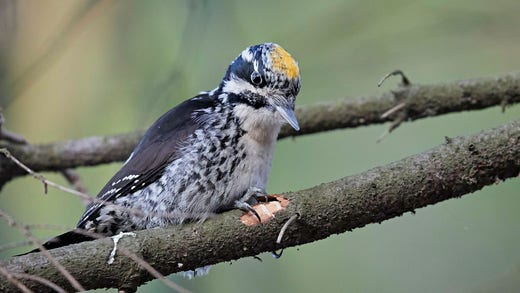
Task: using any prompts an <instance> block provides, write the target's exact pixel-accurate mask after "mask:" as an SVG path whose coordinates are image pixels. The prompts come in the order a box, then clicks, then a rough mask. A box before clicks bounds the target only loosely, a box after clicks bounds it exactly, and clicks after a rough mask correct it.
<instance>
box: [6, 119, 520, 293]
mask: <svg viewBox="0 0 520 293" xmlns="http://www.w3.org/2000/svg"><path fill="white" fill-rule="evenodd" d="M519 146H520V121H516V122H512V123H510V124H507V125H504V126H502V127H499V128H496V129H493V130H488V131H484V132H482V133H480V134H478V135H475V136H470V137H459V138H452V139H449V140H447V141H446V142H445V143H444V144H442V145H440V146H438V147H436V148H434V149H431V150H429V151H426V152H424V153H422V154H418V155H414V156H411V157H408V158H405V159H403V160H400V161H397V162H394V163H392V164H389V165H387V166H383V167H377V168H374V169H371V170H368V171H366V172H363V173H361V174H358V175H354V176H349V177H346V178H342V179H339V180H337V181H334V182H330V183H326V184H321V185H319V186H316V187H313V188H310V189H307V190H302V191H298V192H295V193H287V194H285V195H284V197H286V198H288V199H289V202H290V203H289V204H288V205H287V207H286V209H285V210H284V211H281V212H279V213H277V214H276V218H271V220H270V221H268V222H266V223H264V224H261V225H256V226H248V225H245V224H244V223H242V222H241V221H240V220H239V219H238V217H239V215H240V213H239V211H231V212H227V213H224V214H221V215H219V216H217V217H215V218H213V219H210V220H208V221H206V222H205V223H203V224H191V225H182V226H174V227H171V228H167V229H150V230H145V231H137V232H136V234H137V238H136V239H133V238H131V239H126V238H125V239H122V240H121V242H120V245H121V247H120V249H127V250H128V251H130V252H133V253H135V254H136V255H139V256H141V257H142V258H143V259H144V260H146V261H147V262H148V263H149V264H150V265H152V266H153V267H154V268H155V269H157V271H159V272H160V273H161V274H162V275H168V274H171V273H174V272H178V271H181V270H190V269H194V268H197V267H201V266H204V265H210V264H214V263H218V262H223V261H229V260H233V259H238V258H242V257H246V256H253V255H256V254H258V253H261V252H265V251H273V250H275V249H278V248H284V247H289V246H296V245H301V244H304V243H309V242H312V241H316V240H319V239H323V238H326V237H328V236H330V235H333V234H336V233H343V232H345V231H349V230H352V229H354V228H358V227H363V226H365V225H367V224H369V223H379V222H381V221H383V220H386V219H390V218H393V217H397V216H400V215H402V214H403V213H405V212H414V211H415V210H416V209H417V208H421V207H424V206H427V205H430V204H434V203H437V202H440V201H443V200H446V199H450V198H456V197H459V196H461V195H464V194H469V193H471V192H474V191H476V190H479V189H481V188H482V187H484V186H487V185H491V184H495V182H496V181H497V180H505V179H507V178H512V177H517V176H518V175H519V173H520V147H519ZM296 214H299V215H300V217H298V218H297V219H296V220H294V221H293V222H292V223H291V224H290V225H288V226H287V228H286V230H285V231H284V236H283V237H284V240H283V241H282V243H281V244H280V245H277V244H276V239H277V236H278V235H279V233H280V231H281V229H282V228H283V226H284V224H285V223H287V221H288V220H289V219H290V218H291V216H293V215H296ZM49 252H50V253H52V255H53V256H54V257H55V258H56V259H57V260H58V261H59V262H61V263H63V264H65V265H66V268H67V270H69V271H70V272H71V273H72V274H73V275H74V276H76V277H77V278H78V279H79V280H80V281H81V282H82V284H83V285H84V286H85V287H86V288H89V289H90V288H100V287H121V286H122V284H127V283H132V284H142V283H144V282H146V281H148V280H151V279H153V276H151V275H150V274H149V273H148V272H147V271H146V270H144V269H142V268H140V267H139V266H136V264H135V262H134V261H133V260H132V259H127V258H124V257H118V258H117V260H116V261H115V262H114V264H112V265H107V264H106V257H107V255H108V254H109V252H110V247H109V246H107V245H106V241H103V240H95V241H91V242H85V243H80V244H76V245H70V246H67V247H62V248H58V249H54V250H52V251H49ZM0 265H1V266H3V267H5V268H6V269H8V270H9V271H10V272H12V273H13V274H15V273H22V272H23V273H28V274H34V275H37V276H40V277H43V278H46V279H48V280H51V281H52V282H54V283H56V284H57V285H59V286H61V287H63V288H65V289H66V290H72V288H71V287H70V284H68V282H67V280H66V279H65V278H64V277H63V276H62V275H61V274H60V273H59V272H58V271H57V270H56V269H55V268H54V267H53V266H52V264H51V263H50V262H49V260H48V259H47V258H46V257H45V256H43V255H41V254H29V255H25V256H20V257H15V258H12V259H10V260H8V261H6V262H3V263H0ZM120 272H127V273H125V274H124V276H122V275H121V273H120ZM4 279H5V278H3V277H0V291H2V292H4V291H5V292H12V291H15V290H17V288H16V287H15V286H14V285H12V284H11V283H8V282H6V281H5V280H4ZM26 286H28V288H30V289H33V288H37V289H38V290H42V291H45V288H41V286H40V285H39V284H37V283H32V282H30V281H28V282H27V283H26Z"/></svg>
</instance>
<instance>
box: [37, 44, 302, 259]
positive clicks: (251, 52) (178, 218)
mask: <svg viewBox="0 0 520 293" xmlns="http://www.w3.org/2000/svg"><path fill="white" fill-rule="evenodd" d="M299 89H300V81H299V69H298V65H297V63H296V61H294V59H293V58H292V57H291V56H290V55H289V53H287V52H286V51H285V50H284V49H282V48H281V47H280V46H278V45H276V44H272V43H265V44H260V45H256V46H252V47H249V48H247V49H246V50H244V51H243V52H242V53H241V54H240V55H239V56H238V57H237V58H236V59H235V60H234V61H233V62H232V63H231V65H230V66H229V68H228V70H227V72H226V74H225V76H224V78H223V80H222V82H221V83H220V85H219V87H217V88H216V89H214V90H213V91H210V92H203V93H201V94H199V95H198V96H196V97H194V98H192V99H190V100H187V101H185V102H183V103H181V104H180V105H178V106H176V107H175V108H173V109H171V110H170V111H168V112H167V113H166V114H164V115H163V116H162V117H161V118H159V119H158V120H157V121H156V122H155V123H154V124H153V125H152V126H151V127H150V128H149V129H148V131H147V132H146V134H145V135H144V137H143V138H142V140H141V142H140V143H139V144H138V146H137V147H136V149H135V150H134V151H133V152H132V154H131V155H130V157H129V158H128V160H127V161H126V162H125V164H124V165H123V167H122V168H121V170H120V171H119V172H117V173H116V174H115V175H114V177H113V178H112V179H111V180H110V181H109V182H108V183H107V184H106V186H105V187H104V188H103V189H102V190H101V191H100V193H99V195H98V200H97V201H96V202H94V203H92V204H91V205H90V206H89V207H87V210H86V211H85V213H84V214H83V216H82V218H81V219H80V221H79V222H78V228H81V229H85V230H87V231H90V232H95V233H99V234H102V235H105V236H111V235H115V234H117V233H119V232H127V231H133V230H141V229H147V228H152V227H164V226H167V225H172V224H180V223H183V222H185V221H187V220H204V219H206V218H207V217H208V216H210V215H211V214H213V213H218V212H222V211H225V210H229V209H233V208H235V207H243V206H244V204H245V205H246V206H247V198H246V199H244V195H245V194H246V193H248V190H251V189H252V188H253V189H258V190H265V188H266V184H267V179H268V175H269V171H270V169H271V161H272V156H273V151H274V146H275V143H276V138H277V136H278V133H279V131H280V127H281V126H282V125H283V124H284V123H287V122H288V123H290V124H291V125H292V126H293V127H294V128H295V129H299V127H298V124H297V122H296V118H295V117H294V112H293V110H294V101H295V98H296V95H297V94H298V92H299ZM74 235H75V232H74V231H71V232H67V233H65V234H63V235H60V236H57V237H56V238H54V239H51V240H50V241H49V242H47V243H45V245H44V246H46V247H47V248H49V249H50V248H55V247H59V246H63V245H67V244H70V243H76V242H81V241H85V240H88V239H86V238H87V237H85V236H81V237H80V236H78V237H74Z"/></svg>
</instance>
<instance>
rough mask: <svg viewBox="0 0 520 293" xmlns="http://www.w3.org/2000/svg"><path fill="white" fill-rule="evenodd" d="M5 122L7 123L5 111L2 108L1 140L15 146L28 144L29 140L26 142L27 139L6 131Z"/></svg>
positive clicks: (0, 117) (0, 118) (0, 110)
mask: <svg viewBox="0 0 520 293" xmlns="http://www.w3.org/2000/svg"><path fill="white" fill-rule="evenodd" d="M4 122H5V118H4V113H3V109H2V108H0V140H5V141H8V142H10V143H14V144H26V143H27V140H25V138H23V136H21V135H19V134H16V133H14V132H11V131H9V130H7V129H5V127H4Z"/></svg>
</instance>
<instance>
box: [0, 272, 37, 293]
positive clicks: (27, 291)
mask: <svg viewBox="0 0 520 293" xmlns="http://www.w3.org/2000/svg"><path fill="white" fill-rule="evenodd" d="M0 275H4V276H5V278H6V279H7V281H8V282H11V283H12V284H14V285H15V286H16V287H17V288H18V289H20V291H22V292H24V293H32V292H33V291H32V290H31V289H29V288H27V286H25V285H24V284H23V283H22V282H21V281H20V280H19V279H18V278H17V277H16V276H15V275H13V274H12V273H11V272H9V271H8V270H7V269H6V268H5V267H3V266H0Z"/></svg>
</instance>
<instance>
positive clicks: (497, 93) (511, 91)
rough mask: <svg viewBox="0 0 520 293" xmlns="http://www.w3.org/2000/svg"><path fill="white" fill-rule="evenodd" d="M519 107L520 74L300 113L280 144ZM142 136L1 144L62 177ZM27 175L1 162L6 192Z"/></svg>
mask: <svg viewBox="0 0 520 293" xmlns="http://www.w3.org/2000/svg"><path fill="white" fill-rule="evenodd" d="M519 102H520V72H515V73H509V74H504V75H501V76H498V77H493V78H478V79H472V80H463V81H458V82H451V83H446V84H437V85H408V86H403V87H400V88H398V89H396V90H392V91H389V92H386V93H383V94H381V95H378V96H370V97H361V98H358V99H356V100H351V99H345V100H341V101H335V102H327V103H320V104H316V105H312V106H305V107H299V108H297V109H296V116H297V117H298V121H299V123H300V127H301V130H300V131H299V132H295V131H294V130H292V129H291V128H290V127H284V128H282V131H281V132H280V136H279V138H285V137H289V136H293V137H294V136H298V135H304V134H311V133H317V132H322V131H328V130H334V129H340V128H352V127H358V126H363V125H369V124H377V123H385V122H388V121H393V120H394V119H395V118H393V117H392V115H383V114H385V113H387V111H388V110H389V109H392V108H394V107H395V106H396V105H399V104H401V103H406V107H402V108H401V109H399V111H397V113H394V114H396V115H397V114H399V115H398V117H399V119H405V120H408V121H412V120H416V119H420V118H426V117H432V116H437V115H442V114H446V113H452V112H460V111H469V110H478V109H484V108H487V107H492V106H499V105H501V106H503V107H504V105H508V104H513V103H519ZM382 116H383V117H382ZM142 135H143V131H136V132H131V133H127V134H119V135H112V136H104V137H102V136H97V137H89V138H83V139H78V140H70V141H65V142H56V143H50V144H41V145H13V144H5V145H1V144H0V148H2V147H5V148H7V149H8V150H9V151H10V152H11V153H12V154H13V155H14V156H15V157H17V158H18V159H20V161H22V162H23V163H24V164H26V165H27V166H28V167H29V168H31V169H32V170H34V171H36V172H41V171H59V170H63V169H67V168H75V167H78V166H92V165H98V164H104V163H110V162H114V161H123V160H125V159H126V158H127V157H128V155H129V154H130V152H131V151H132V150H133V149H134V147H135V146H136V145H137V143H138V141H139V139H140V138H141V136H142ZM25 174H26V173H25V172H24V171H23V170H21V169H20V168H18V167H17V166H15V165H14V164H13V163H12V162H10V161H9V160H7V159H6V158H3V157H0V188H1V187H2V186H3V184H5V183H6V182H8V181H9V180H11V179H12V178H14V177H17V176H22V175H25Z"/></svg>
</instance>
